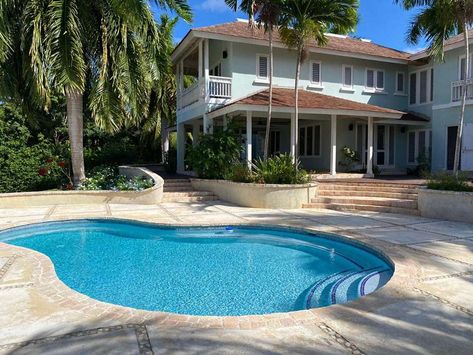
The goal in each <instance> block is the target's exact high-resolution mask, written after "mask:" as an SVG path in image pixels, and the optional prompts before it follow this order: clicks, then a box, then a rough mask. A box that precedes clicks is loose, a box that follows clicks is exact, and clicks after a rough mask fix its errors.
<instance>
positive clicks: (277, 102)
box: [215, 88, 404, 115]
mask: <svg viewBox="0 0 473 355" xmlns="http://www.w3.org/2000/svg"><path fill="white" fill-rule="evenodd" d="M268 100H269V90H264V91H260V92H258V93H256V94H253V95H251V96H248V97H245V98H243V99H241V100H238V101H234V102H232V103H230V104H229V105H257V106H263V105H267V104H268ZM294 102H295V100H294V89H287V88H274V89H273V106H274V107H294ZM229 105H227V106H229ZM299 108H301V109H319V110H343V111H361V112H373V113H374V114H376V113H387V114H399V115H402V114H404V112H401V111H396V110H392V109H389V108H384V107H379V106H375V105H369V104H364V103H360V102H355V101H351V100H346V99H341V98H339V97H335V96H329V95H324V94H320V93H315V92H310V91H307V90H300V91H299ZM218 110H219V109H217V110H215V111H218Z"/></svg>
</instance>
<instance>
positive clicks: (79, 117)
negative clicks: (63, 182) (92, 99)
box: [66, 92, 85, 186]
mask: <svg viewBox="0 0 473 355" xmlns="http://www.w3.org/2000/svg"><path fill="white" fill-rule="evenodd" d="M66 100H67V129H68V133H69V141H70V144H71V162H72V173H73V179H72V181H73V182H74V186H77V185H78V184H79V183H80V182H81V181H82V180H84V179H85V168H84V117H83V95H82V93H74V92H73V93H67V94H66Z"/></svg>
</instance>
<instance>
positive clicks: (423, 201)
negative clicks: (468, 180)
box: [418, 189, 473, 223]
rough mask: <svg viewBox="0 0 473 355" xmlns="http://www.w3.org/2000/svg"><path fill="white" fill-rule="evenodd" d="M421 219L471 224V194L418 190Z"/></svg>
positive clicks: (472, 217) (472, 203) (472, 208)
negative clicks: (437, 219)
mask: <svg viewBox="0 0 473 355" xmlns="http://www.w3.org/2000/svg"><path fill="white" fill-rule="evenodd" d="M418 198H419V200H418V205H419V211H420V214H421V216H422V217H427V218H440V219H447V220H451V221H459V222H467V223H473V192H456V191H441V190H429V189H420V190H419V197H418Z"/></svg>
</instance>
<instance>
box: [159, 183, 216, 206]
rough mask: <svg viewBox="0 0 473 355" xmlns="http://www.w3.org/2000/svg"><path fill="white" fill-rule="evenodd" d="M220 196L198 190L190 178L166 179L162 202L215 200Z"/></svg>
mask: <svg viewBox="0 0 473 355" xmlns="http://www.w3.org/2000/svg"><path fill="white" fill-rule="evenodd" d="M217 199H218V197H217V196H216V195H215V194H213V193H212V192H209V191H197V190H195V189H194V188H193V187H192V184H191V182H190V180H189V179H169V180H164V194H163V201H162V202H199V201H215V200H217Z"/></svg>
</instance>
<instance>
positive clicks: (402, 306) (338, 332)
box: [0, 201, 473, 354]
mask: <svg viewBox="0 0 473 355" xmlns="http://www.w3.org/2000/svg"><path fill="white" fill-rule="evenodd" d="M87 217H115V218H129V219H135V220H143V221H150V222H156V223H167V224H182V225H192V224H199V225H200V224H209V225H212V224H219V225H221V224H239V223H245V224H246V223H255V224H278V225H286V226H292V227H298V228H308V229H311V230H319V231H324V232H335V233H337V234H341V235H344V236H346V237H348V238H354V239H357V240H359V241H361V242H364V243H367V244H370V245H373V246H374V247H377V248H379V249H381V250H382V251H383V252H385V253H386V254H387V255H389V256H390V257H391V258H392V260H393V261H394V262H395V265H396V272H395V275H394V277H393V279H392V280H391V281H390V282H389V284H388V285H387V286H386V287H385V288H383V289H381V290H379V291H377V292H376V293H375V294H373V295H370V296H367V297H364V298H362V299H359V300H357V301H355V302H352V303H350V304H347V305H336V306H332V307H327V308H322V309H314V310H310V311H301V312H291V313H287V314H279V315H268V316H261V317H228V318H220V317H187V316H176V315H169V314H165V313H158V312H143V311H140V312H138V311H134V310H130V309H127V308H123V307H118V306H112V305H106V304H103V303H100V302H96V301H94V300H91V299H89V298H88V297H86V296H83V295H80V294H77V293H76V292H74V291H72V290H70V289H68V288H67V287H65V286H64V285H63V284H62V283H60V282H59V280H58V279H57V278H56V277H55V275H54V269H53V267H52V265H51V263H50V262H49V259H47V258H45V257H44V256H42V255H41V254H38V253H35V252H30V251H28V250H25V249H20V248H16V247H13V246H9V245H7V244H2V243H0V300H1V302H0V353H2V354H3V353H5V354H40V353H47V354H65V353H67V354H110V353H116V354H148V353H153V352H154V353H155V354H161V353H163V354H169V353H173V354H174V353H177V354H179V353H182V354H189V353H194V354H197V353H199V354H200V353H202V354H204V353H205V354H226V353H228V354H230V353H231V354H233V353H247V354H255V353H256V354H273V353H281V354H313V353H321V354H339V353H340V354H347V353H353V354H362V353H366V354H386V353H389V354H471V353H472V351H473V350H472V349H473V297H472V295H473V225H470V224H465V223H456V222H446V221H439V220H428V219H424V218H420V217H414V216H413V217H411V216H400V215H393V214H382V213H376V214H374V213H371V214H370V213H364V214H350V213H340V212H335V211H329V210H262V209H249V208H241V207H237V206H233V205H229V204H225V203H222V202H218V201H217V202H212V203H168V204H162V205H159V206H142V205H136V206H130V205H77V206H54V207H31V208H21V209H14V208H12V209H0V229H3V228H8V227H13V226H17V225H21V224H26V223H34V222H42V221H49V220H58V219H71V218H87Z"/></svg>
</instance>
